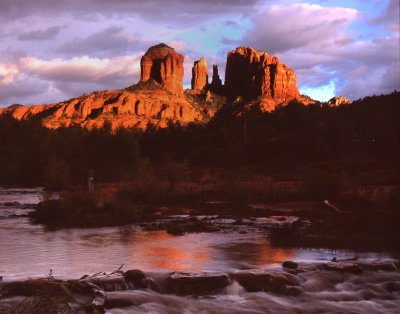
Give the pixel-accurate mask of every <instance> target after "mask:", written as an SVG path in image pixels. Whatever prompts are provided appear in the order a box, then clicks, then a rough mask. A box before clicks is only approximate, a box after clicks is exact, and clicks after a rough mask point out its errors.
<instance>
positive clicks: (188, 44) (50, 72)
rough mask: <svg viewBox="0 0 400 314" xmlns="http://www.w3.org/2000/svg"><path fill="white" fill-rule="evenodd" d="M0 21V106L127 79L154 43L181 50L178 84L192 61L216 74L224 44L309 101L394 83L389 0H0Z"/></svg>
mask: <svg viewBox="0 0 400 314" xmlns="http://www.w3.org/2000/svg"><path fill="white" fill-rule="evenodd" d="M0 24H1V28H0V106H2V107H5V106H9V105H11V104H14V103H19V104H39V103H52V102H57V101H62V100H66V99H69V98H72V97H76V96H78V95H80V94H82V93H89V92H92V91H95V90H103V89H114V88H115V89H118V88H124V87H127V86H129V85H132V84H134V83H136V82H137V81H138V78H139V76H140V65H139V62H140V57H141V55H143V53H144V52H145V51H146V50H147V48H148V47H150V46H152V45H154V44H157V43H160V42H165V43H167V44H169V45H171V46H172V47H174V48H175V49H176V50H177V51H178V52H180V53H182V54H184V55H185V82H184V84H185V86H186V87H188V86H189V84H190V75H191V66H192V64H193V61H194V60H197V59H199V58H200V57H201V56H205V57H206V59H207V63H208V64H209V70H210V68H211V64H218V66H219V68H220V72H221V76H222V78H223V76H224V69H225V61H226V54H227V52H228V51H230V50H232V49H235V48H236V47H238V46H250V47H253V48H256V49H259V50H263V51H267V52H268V53H269V54H271V55H277V56H278V57H279V58H280V59H281V61H282V62H283V63H285V64H287V65H289V66H290V67H292V68H293V69H294V70H295V73H296V75H297V82H298V85H299V87H300V91H301V92H302V93H304V94H308V95H310V96H312V97H313V98H315V99H319V100H327V99H329V98H331V97H332V96H334V95H345V96H347V97H348V98H350V99H357V98H360V97H363V96H366V95H372V94H381V93H388V92H391V91H393V90H394V89H398V90H399V89H400V47H399V45H400V44H399V31H400V27H399V1H398V0H384V1H382V0H369V1H364V0H319V1H317V0H315V1H313V0H310V1H301V0H298V1H292V0H282V1H274V0H197V1H193V0H146V1H144V0H68V1H66V0H29V1H27V0H0ZM210 74H211V73H210Z"/></svg>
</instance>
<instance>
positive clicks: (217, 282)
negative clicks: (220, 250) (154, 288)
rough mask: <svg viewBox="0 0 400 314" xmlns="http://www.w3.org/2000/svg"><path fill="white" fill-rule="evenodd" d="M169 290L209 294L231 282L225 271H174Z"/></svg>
mask: <svg viewBox="0 0 400 314" xmlns="http://www.w3.org/2000/svg"><path fill="white" fill-rule="evenodd" d="M168 283H169V291H170V292H172V293H174V294H177V295H199V294H209V293H213V292H215V291H216V290H220V289H223V288H225V287H227V286H228V285H229V283H230V280H229V277H228V275H226V274H224V273H174V274H172V275H171V276H170V277H169V278H168Z"/></svg>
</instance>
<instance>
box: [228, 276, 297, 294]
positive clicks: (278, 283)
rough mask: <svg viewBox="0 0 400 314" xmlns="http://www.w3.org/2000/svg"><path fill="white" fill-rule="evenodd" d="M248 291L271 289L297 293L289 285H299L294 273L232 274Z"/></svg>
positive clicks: (284, 292)
mask: <svg viewBox="0 0 400 314" xmlns="http://www.w3.org/2000/svg"><path fill="white" fill-rule="evenodd" d="M230 276H231V278H232V279H234V280H236V281H237V282H238V283H239V284H240V285H241V286H243V287H244V288H245V289H246V291H248V292H257V291H269V292H276V293H283V294H286V293H288V294H293V293H297V292H294V290H291V289H290V288H289V287H293V286H297V285H298V282H297V281H296V280H295V276H294V275H290V274H279V273H276V272H256V271H242V272H237V273H232V274H230Z"/></svg>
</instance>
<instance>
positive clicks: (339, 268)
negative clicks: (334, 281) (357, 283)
mask: <svg viewBox="0 0 400 314" xmlns="http://www.w3.org/2000/svg"><path fill="white" fill-rule="evenodd" d="M322 268H323V269H324V270H329V271H336V272H340V273H349V274H355V275H359V274H362V273H363V272H364V271H363V269H362V268H361V267H360V266H359V265H357V264H353V263H341V262H338V263H335V262H330V263H326V264H322Z"/></svg>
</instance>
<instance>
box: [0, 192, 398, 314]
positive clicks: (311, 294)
mask: <svg viewBox="0 0 400 314" xmlns="http://www.w3.org/2000/svg"><path fill="white" fill-rule="evenodd" d="M41 191H42V190H41V189H40V188H36V189H17V188H15V189H0V240H1V245H0V276H2V278H3V281H14V280H20V279H27V278H39V277H44V276H45V275H46V274H47V273H49V271H50V269H51V270H52V273H53V275H54V276H55V277H56V278H61V279H72V278H80V277H81V276H82V275H85V274H88V275H90V274H95V273H98V272H103V271H104V272H111V271H113V270H116V269H118V268H119V267H120V266H121V265H123V266H122V267H123V269H124V270H128V269H141V270H143V271H145V272H147V273H154V272H156V273H157V272H158V273H162V272H170V271H179V272H201V271H203V272H227V271H237V270H242V269H256V270H264V269H276V268H279V267H280V265H281V263H282V262H283V261H285V260H292V261H296V262H299V263H314V262H318V263H319V262H324V261H329V260H331V259H332V258H334V257H335V258H337V259H340V260H359V261H373V260H388V259H391V258H393V256H391V255H390V254H385V253H372V252H368V253H356V252H352V251H345V250H336V251H332V250H326V249H286V248H279V247H273V246H271V245H270V242H269V240H268V236H267V234H266V232H265V231H264V229H265V228H260V226H259V225H260V224H264V225H266V226H268V225H270V224H272V223H275V222H274V221H273V219H271V218H270V217H265V218H257V219H254V220H253V221H254V226H255V227H254V229H252V228H251V227H249V226H237V227H235V228H234V229H230V228H225V229H222V230H223V231H220V232H213V233H190V234H185V235H182V236H173V235H170V234H168V233H166V232H165V231H145V230H144V229H143V228H141V227H139V226H122V227H105V228H91V229H61V230H55V231H54V230H53V231H52V230H47V229H46V228H45V227H44V226H42V225H35V224H32V223H31V222H30V219H29V218H28V217H27V213H28V212H29V211H31V210H32V206H33V204H36V203H38V202H39V201H40V200H41V197H42V194H41ZM233 221H234V220H230V219H225V220H222V219H221V220H219V221H218V223H219V225H224V224H226V225H227V226H230V225H232V223H233ZM276 223H279V222H276ZM307 276H309V278H308V279H307V280H308V283H307V285H308V286H306V288H305V291H307V294H305V295H304V296H303V297H302V298H294V297H283V296H276V295H273V294H268V293H262V292H257V293H246V292H245V291H244V290H243V288H242V287H240V286H239V285H237V284H236V285H231V286H230V288H229V289H228V290H226V293H224V294H222V295H219V296H218V297H216V296H213V297H211V298H194V299H193V298H188V297H178V296H173V295H164V294H159V293H156V292H154V291H147V290H146V291H145V290H143V291H125V292H114V293H118V296H119V297H121V296H122V297H126V298H129V299H130V300H136V301H135V302H134V304H135V305H134V306H133V305H132V307H130V310H129V308H128V310H126V309H125V310H124V309H114V310H113V311H111V312H110V313H120V312H121V313H148V312H151V313H183V312H185V313H266V312H276V313H282V312H287V313H291V312H298V313H303V312H315V313H321V312H324V311H323V309H330V311H331V312H335V313H369V312H371V313H388V312H393V313H396V311H397V310H399V309H400V305H399V301H398V299H396V298H395V300H393V297H388V298H387V299H385V298H378V300H377V301H373V300H372V301H368V300H367V298H363V296H362V294H360V285H361V286H362V287H364V286H365V285H368V282H369V283H371V284H373V283H374V282H377V281H378V283H379V279H378V277H376V276H373V275H368V276H370V277H371V278H367V277H368V276H364V277H365V280H363V281H362V282H361V283H360V282H359V281H358V282H357V278H350V282H349V283H346V284H344V283H340V282H337V283H335V285H334V287H335V291H333V290H329V289H328V290H326V289H325V288H326V287H325V285H327V282H328V281H332V280H333V281H335V280H336V279H332V277H329V276H327V275H325V274H322V275H321V274H320V275H319V276H318V273H317V272H313V273H311V274H309V275H307ZM379 276H381V277H382V276H383V277H385V276H387V275H382V274H379ZM393 276H394V275H392V277H391V278H393V279H392V280H395V281H396V282H397V283H399V284H400V274H399V272H396V273H395V276H394V277H393ZM381 279H382V278H381ZM382 280H383V279H382ZM385 280H389V279H385ZM340 284H342V287H340V286H338V285H340ZM375 293H377V292H376V291H375ZM397 296H398V294H397ZM310 300H313V304H310V303H309V302H310ZM346 300H347V301H348V302H347V303H346V302H342V301H346ZM371 302H372V304H373V306H375V310H373V308H371Z"/></svg>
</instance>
